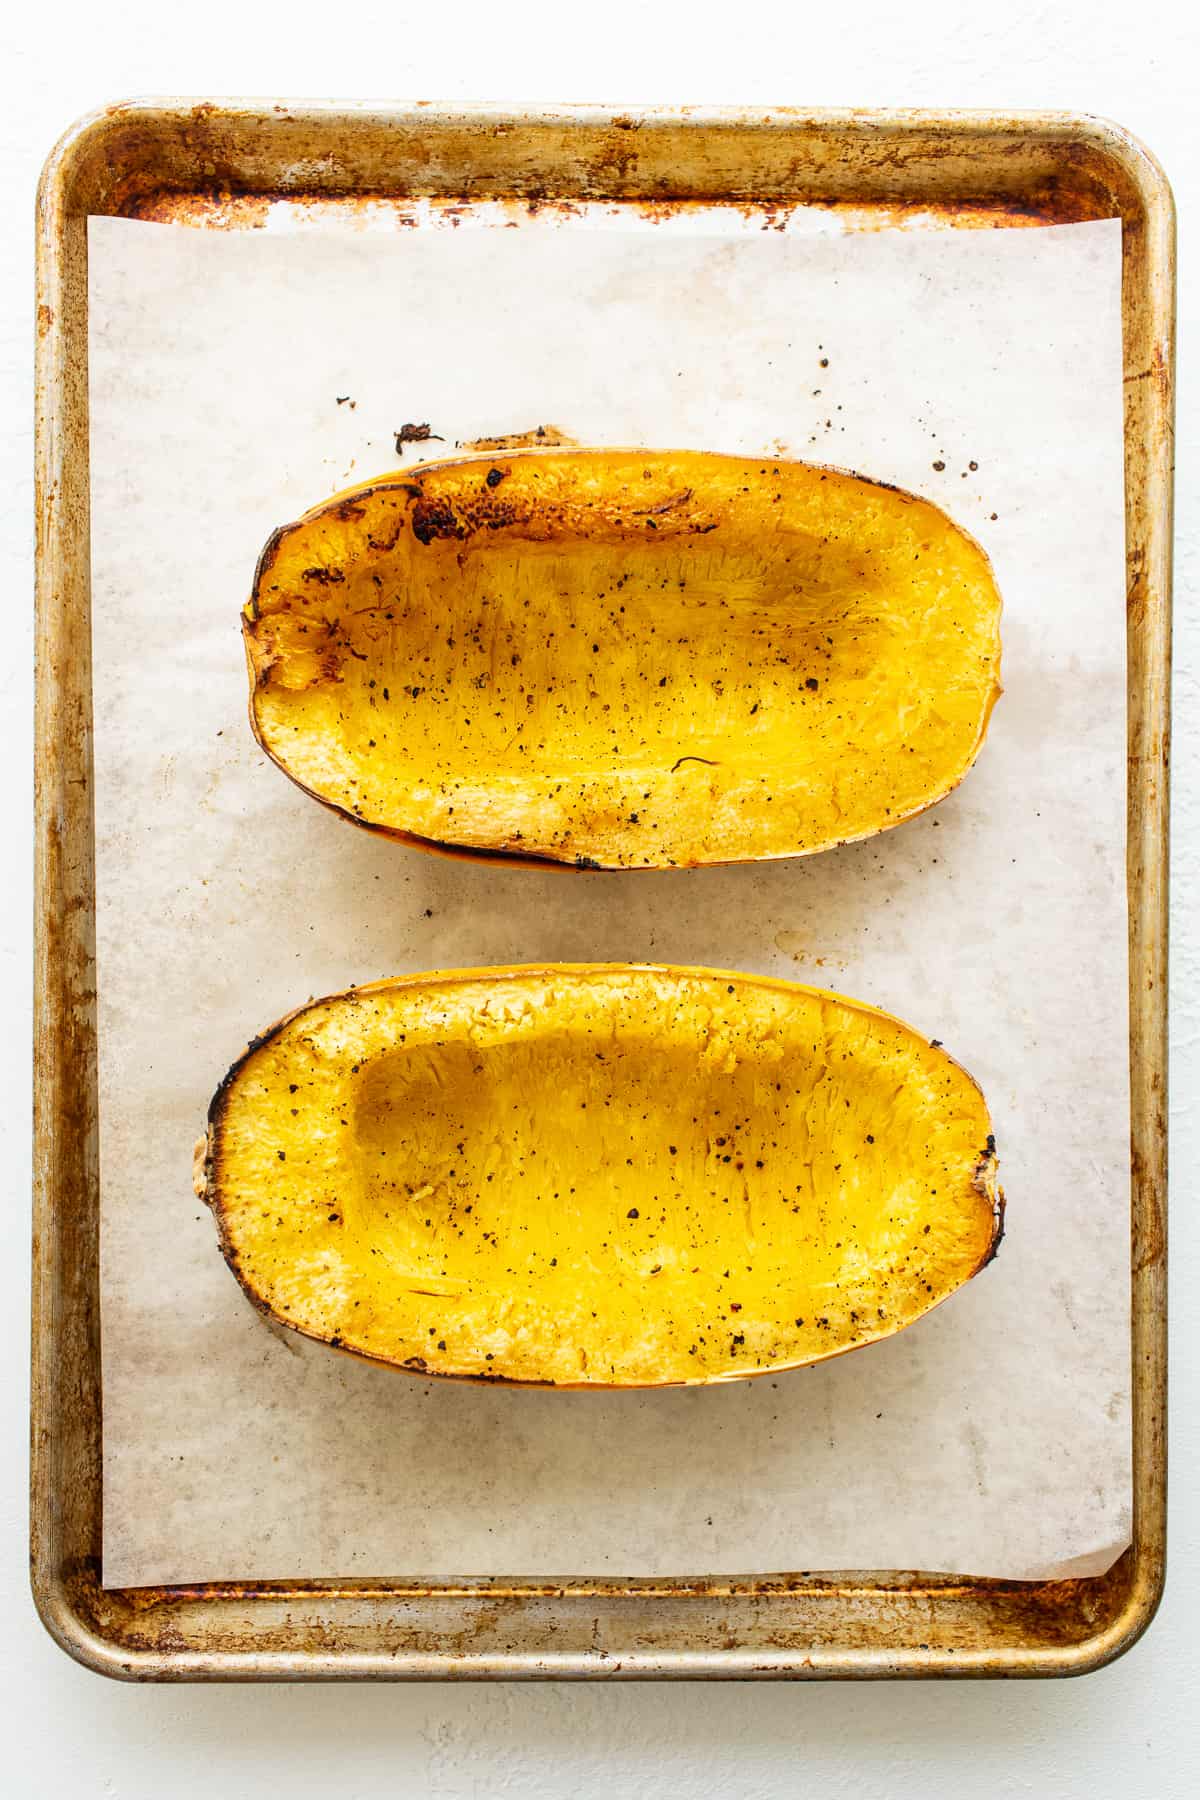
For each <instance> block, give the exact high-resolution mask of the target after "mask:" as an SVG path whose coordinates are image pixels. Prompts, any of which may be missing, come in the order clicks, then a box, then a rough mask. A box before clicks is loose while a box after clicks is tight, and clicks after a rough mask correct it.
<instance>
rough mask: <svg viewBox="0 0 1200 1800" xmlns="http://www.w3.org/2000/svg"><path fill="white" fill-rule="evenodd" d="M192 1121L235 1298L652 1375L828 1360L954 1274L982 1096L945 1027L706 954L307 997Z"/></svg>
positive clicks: (709, 1375)
mask: <svg viewBox="0 0 1200 1800" xmlns="http://www.w3.org/2000/svg"><path fill="white" fill-rule="evenodd" d="M301 1088H302V1089H303V1093H304V1105H303V1108H298V1107H296V1106H294V1105H293V1103H292V1102H293V1097H294V1095H295V1094H296V1093H297V1092H298V1091H300V1089H301ZM981 1144H983V1145H985V1146H986V1148H985V1149H984V1150H983V1151H982V1152H981V1151H980V1145H981ZM207 1146H208V1148H207V1155H206V1158H205V1162H204V1171H205V1180H206V1182H207V1189H208V1191H207V1194H206V1198H207V1199H208V1202H209V1205H210V1207H211V1208H212V1211H213V1214H214V1218H215V1220H216V1222H217V1227H218V1232H219V1237H220V1244H221V1249H222V1252H223V1254H224V1255H225V1258H226V1260H227V1262H228V1263H229V1266H230V1268H231V1269H232V1270H233V1272H234V1274H235V1275H236V1277H237V1279H238V1280H239V1281H240V1282H241V1284H242V1285H243V1287H244V1288H245V1289H246V1291H247V1293H248V1294H249V1295H250V1297H251V1298H252V1299H253V1300H254V1302H255V1304H256V1305H257V1306H258V1307H259V1308H260V1310H265V1311H266V1312H267V1313H268V1314H269V1316H271V1317H272V1318H274V1319H275V1320H276V1321H277V1322H279V1323H281V1324H283V1325H287V1326H289V1327H291V1328H293V1329H295V1330H298V1331H301V1332H303V1333H306V1334H307V1335H309V1336H311V1337H313V1338H315V1339H318V1340H320V1341H323V1342H327V1343H335V1344H336V1347H338V1348H340V1349H342V1350H345V1351H347V1352H350V1353H352V1354H355V1355H360V1356H363V1357H366V1358H368V1359H369V1360H372V1361H375V1362H379V1363H383V1364H386V1365H388V1366H391V1367H396V1368H407V1369H409V1370H412V1371H416V1372H419V1373H421V1374H423V1375H426V1376H432V1375H437V1376H447V1377H456V1378H458V1379H463V1380H484V1379H487V1380H491V1379H502V1380H505V1381H510V1382H517V1383H526V1384H528V1383H533V1384H538V1385H559V1386H579V1385H584V1386H598V1387H637V1386H658V1385H669V1384H676V1383H696V1382H713V1381H724V1380H729V1379H735V1378H740V1377H742V1376H744V1375H752V1374H763V1373H767V1372H778V1371H780V1370H782V1369H786V1368H791V1367H795V1366H799V1365H802V1364H805V1363H808V1362H812V1361H815V1360H819V1359H821V1358H824V1357H827V1356H831V1355H837V1354H840V1353H841V1352H843V1351H845V1350H849V1349H851V1348H854V1347H857V1346H859V1345H862V1344H865V1343H869V1342H870V1341H872V1340H873V1339H875V1338H878V1337H882V1336H886V1335H889V1334H890V1333H892V1332H895V1331H898V1330H900V1329H902V1328H903V1327H904V1326H906V1325H908V1324H910V1323H912V1322H913V1321H914V1320H915V1319H917V1318H918V1317H919V1316H920V1315H921V1314H923V1313H924V1312H926V1311H928V1310H929V1308H930V1307H931V1306H933V1305H936V1304H937V1303H938V1302H939V1301H940V1300H942V1299H944V1298H945V1297H946V1296H947V1295H948V1294H950V1293H951V1292H953V1291H954V1289H955V1288H957V1287H959V1286H960V1285H962V1283H964V1282H965V1281H967V1280H968V1279H969V1278H970V1277H971V1276H972V1275H973V1274H975V1273H976V1272H977V1271H978V1270H979V1269H980V1268H982V1267H983V1266H985V1264H986V1263H987V1262H988V1261H989V1260H990V1258H991V1256H992V1255H993V1254H994V1251H995V1246H996V1244H997V1243H998V1241H999V1237H1000V1234H1001V1230H1002V1223H1003V1196H1002V1195H1001V1194H1000V1192H999V1189H998V1187H997V1185H996V1179H995V1168H996V1158H995V1147H994V1140H993V1139H992V1138H991V1134H990V1123H989V1120H988V1115H987V1109H986V1106H985V1103H984V1101H983V1098H982V1096H981V1095H980V1093H979V1090H978V1088H977V1087H976V1086H975V1084H974V1083H973V1082H972V1081H971V1079H970V1077H969V1076H968V1075H966V1074H965V1073H964V1071H963V1070H962V1069H961V1068H960V1067H959V1066H958V1065H957V1064H956V1063H955V1062H953V1061H952V1060H951V1058H950V1057H949V1056H947V1055H946V1054H945V1052H944V1051H942V1050H941V1049H939V1048H937V1047H936V1046H934V1045H932V1044H930V1043H929V1042H927V1041H926V1040H925V1039H924V1038H922V1037H920V1036H919V1034H918V1033H916V1032H914V1031H912V1030H911V1029H910V1028H909V1027H908V1026H906V1025H903V1024H901V1023H900V1022H899V1021H898V1020H895V1019H892V1018H890V1017H889V1016H888V1015H886V1014H883V1013H880V1012H877V1011H875V1010H874V1009H872V1008H870V1007H867V1006H864V1005H862V1004H860V1003H858V1002H855V1001H851V1000H847V999H844V998H842V997H840V996H838V995H834V994H828V993H824V992H822V991H820V990H816V989H811V988H804V987H798V986H794V985H792V984H790V983H786V982H778V981H770V980H766V979H759V978H756V977H749V976H735V975H725V974H718V973H714V972H711V971H704V970H689V969H672V968H653V967H635V966H629V965H603V964H601V965H593V966H576V965H551V966H549V967H540V968H515V969H494V970H477V971H465V972H461V973H457V974H449V975H433V976H423V977H412V978H409V979H407V980H400V981H395V982H383V983H378V984H376V985H374V986H371V987H363V988H358V989H354V990H351V991H349V992H348V993H345V994H340V995H335V996H333V997H332V998H330V999H328V1000H323V1001H319V1002H315V1003H310V1004H308V1005H307V1006H305V1007H303V1008H301V1009H300V1010H299V1011H298V1012H297V1013H294V1014H292V1015H291V1016H290V1017H289V1018H288V1019H287V1020H284V1021H282V1022H281V1023H280V1024H279V1025H278V1026H275V1027H273V1028H272V1030H271V1031H270V1032H268V1033H265V1034H263V1036H262V1037H261V1038H259V1039H258V1040H256V1043H255V1045H254V1046H252V1047H251V1048H250V1049H248V1050H247V1051H246V1052H245V1053H244V1055H243V1056H242V1057H241V1058H240V1059H239V1061H238V1062H237V1063H236V1064H235V1065H234V1068H233V1070H232V1071H231V1072H230V1074H229V1076H227V1077H226V1079H225V1081H224V1082H223V1083H222V1084H221V1087H220V1088H219V1089H218V1093H217V1095H216V1097H215V1098H214V1101H213V1104H212V1107H211V1109H210V1125H209V1131H208V1134H207Z"/></svg>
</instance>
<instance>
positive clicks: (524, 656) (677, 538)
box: [243, 449, 1000, 869]
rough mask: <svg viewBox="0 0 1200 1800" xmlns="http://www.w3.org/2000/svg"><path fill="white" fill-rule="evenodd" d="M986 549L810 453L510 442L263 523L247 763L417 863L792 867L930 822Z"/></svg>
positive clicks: (952, 762) (986, 619) (980, 732)
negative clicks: (505, 858) (792, 860)
mask: <svg viewBox="0 0 1200 1800" xmlns="http://www.w3.org/2000/svg"><path fill="white" fill-rule="evenodd" d="M999 621H1000V597H999V594H998V592H997V590H996V586H995V583H994V581H993V579H992V574H991V570H990V567H989V564H988V561H987V558H986V556H985V555H984V554H983V552H982V550H981V549H980V548H979V546H978V545H977V544H976V543H975V542H974V541H973V540H972V539H971V538H970V537H968V536H967V535H966V533H965V532H963V531H961V530H959V528H958V527H957V526H956V525H954V524H953V523H952V521H951V520H950V519H948V518H947V517H946V515H945V514H944V513H943V512H941V511H939V509H938V508H937V507H936V506H933V505H931V504H930V503H929V502H928V501H925V500H920V499H916V498H914V496H912V495H911V494H905V493H901V492H900V491H898V490H897V489H895V488H890V487H885V486H882V485H880V484H878V483H874V482H870V481H866V480H863V479H861V478H860V477H858V476H855V475H848V474H844V473H841V472H839V471H837V470H831V469H821V468H816V467H813V466H811V465H809V464H806V463H798V462H788V461H774V462H770V461H760V460H754V461H751V460H746V459H743V458H739V457H733V456H722V455H715V454H711V453H707V452H698V451H669V452H668V451H636V450H635V451H631V450H573V449H556V450H528V451H519V452H516V453H511V452H495V453H492V454H489V455H486V456H473V457H466V458H460V459H458V460H455V461H450V462H443V463H435V464H427V465H424V466H418V467H414V468H412V469H408V470H404V471H401V472H399V473H397V474H394V475H389V476H387V477H385V478H383V479H381V480H379V481H377V482H374V483H371V484H368V485H366V486H364V487H362V488H360V489H357V490H353V491H351V492H349V493H347V494H343V495H340V496H338V497H337V498H336V499H335V500H332V501H330V502H329V503H327V504H326V505H324V506H321V507H319V508H317V509H316V510H315V511H313V512H311V513H309V514H308V515H307V516H306V517H305V518H303V519H301V520H299V521H298V522H297V523H296V524H294V525H287V526H284V527H283V528H282V530H280V531H278V532H276V533H275V535H274V536H273V537H272V539H271V540H270V542H269V543H268V545H267V547H266V549H265V550H264V552H263V555H262V557H261V559H260V562H259V567H258V571H257V574H256V577H255V582H254V591H253V594H252V596H251V599H250V601H249V603H248V604H247V606H246V608H245V610H244V614H243V629H244V635H245V643H246V652H247V658H248V662H249V669H250V678H251V686H252V693H251V703H250V710H251V718H252V721H253V725H254V730H255V732H256V734H257V736H258V738H259V741H260V743H261V744H262V745H263V747H264V749H265V750H266V751H267V753H268V754H269V755H270V756H271V757H272V758H273V759H274V760H275V761H276V762H277V763H278V764H279V766H280V768H282V769H283V770H284V771H285V772H286V773H287V774H288V775H290V776H291V777H292V778H293V780H295V781H296V782H298V783H299V784H300V785H301V786H302V787H303V788H305V789H306V790H307V791H308V792H309V793H311V794H313V795H314V796H316V797H317V798H318V799H320V800H322V801H324V802H326V803H327V804H328V805H330V806H332V807H334V808H336V809H337V810H338V811H340V812H342V813H343V814H345V815H346V816H347V817H348V818H351V819H354V820H356V821H357V822H359V823H361V824H363V825H368V826H373V827H375V828H376V829H379V830H382V831H386V832H388V833H390V834H392V835H394V836H397V837H400V838H403V839H405V840H406V841H409V842H414V843H418V844H420V845H422V846H423V847H425V848H429V849H439V848H440V849H454V850H460V851H466V852H468V853H494V854H495V853H499V854H504V855H509V856H518V857H522V858H527V859H535V858H536V859H542V858H549V859H552V860H554V861H559V862H566V863H574V864H576V865H578V866H581V867H585V868H586V867H602V868H622V869H624V868H673V867H688V866H694V865H697V864H703V863H718V862H736V861H759V860H762V859H767V858H774V857H782V856H796V855H806V854H809V853H811V852H813V851H817V850H822V849H825V848H828V847H829V846H830V845H833V844H837V843H844V842H848V841H850V840H852V839H855V838H862V837H867V836H870V835H871V834H872V833H874V832H877V831H881V830H883V829H885V828H886V827H888V826H890V825H896V824H899V823H900V822H901V821H902V820H903V819H906V818H909V817H911V816H912V815H913V814H914V813H918V812H920V811H922V810H923V809H924V808H925V807H927V806H930V805H932V804H933V803H934V802H935V801H937V800H940V799H941V798H942V797H943V796H944V795H945V794H947V793H948V792H949V791H950V789H951V788H953V787H954V786H955V785H956V784H957V782H958V781H960V780H961V778H962V776H963V775H964V774H965V773H966V771H967V769H968V768H969V767H970V765H971V763H972V762H973V761H974V759H975V756H976V754H977V753H978V751H979V748H980V745H981V744H982V742H983V738H984V734H985V732H986V729H987V722H988V717H989V714H990V712H991V708H992V705H993V703H994V701H995V699H996V696H997V695H998V693H999V691H1000V688H999V666H1000V633H999Z"/></svg>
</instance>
